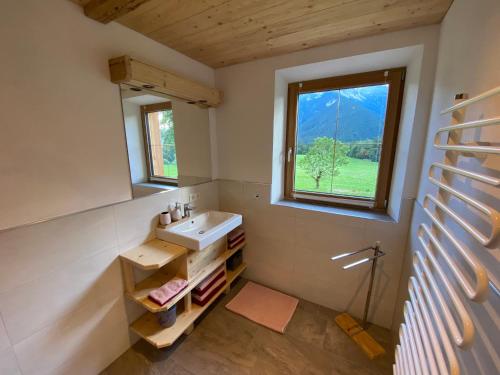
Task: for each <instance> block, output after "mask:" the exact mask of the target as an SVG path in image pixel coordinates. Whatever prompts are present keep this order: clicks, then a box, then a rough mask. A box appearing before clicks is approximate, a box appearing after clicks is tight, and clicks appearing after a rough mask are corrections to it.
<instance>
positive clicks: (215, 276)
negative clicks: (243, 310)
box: [191, 265, 226, 306]
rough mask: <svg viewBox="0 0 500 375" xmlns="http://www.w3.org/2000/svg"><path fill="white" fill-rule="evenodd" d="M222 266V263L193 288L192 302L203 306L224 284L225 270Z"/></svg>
mask: <svg viewBox="0 0 500 375" xmlns="http://www.w3.org/2000/svg"><path fill="white" fill-rule="evenodd" d="M224 268H225V267H224V265H222V266H220V267H219V268H217V269H216V270H215V271H214V272H212V273H211V274H210V275H209V276H207V277H206V278H205V279H204V280H203V281H202V282H201V283H199V284H198V285H197V286H196V287H195V288H194V289H193V291H192V293H191V298H192V301H193V303H196V304H197V305H200V306H205V305H206V304H207V303H208V301H210V299H211V298H212V297H213V296H214V295H215V294H216V293H217V292H218V291H219V290H221V289H222V288H223V287H224V286H225V285H226V272H225V269H224Z"/></svg>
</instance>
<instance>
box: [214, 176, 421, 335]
mask: <svg viewBox="0 0 500 375" xmlns="http://www.w3.org/2000/svg"><path fill="white" fill-rule="evenodd" d="M269 193H270V185H269V184H258V183H247V182H238V181H228V180H222V181H219V200H220V207H221V209H222V210H227V211H232V212H238V213H241V214H243V215H244V216H243V221H244V226H245V229H246V232H247V247H246V248H245V259H246V262H247V263H248V270H247V271H246V273H245V275H246V277H248V278H250V279H253V280H256V281H258V282H261V283H263V284H265V285H269V286H271V287H274V288H276V289H279V290H282V291H284V292H287V293H290V294H292V295H296V296H299V297H301V298H304V299H307V300H309V301H312V302H315V303H318V304H320V305H323V306H327V307H330V308H333V309H335V310H339V311H344V310H347V311H349V312H350V313H352V314H354V315H355V316H358V317H361V316H362V314H363V307H364V302H365V298H366V291H367V286H368V277H369V270H370V267H369V266H368V265H362V266H360V267H357V268H353V269H349V270H343V269H342V268H341V267H340V265H341V264H342V263H334V262H331V261H330V257H331V256H332V255H335V254H339V253H341V252H344V251H350V250H356V249H360V248H363V247H366V246H368V245H371V244H373V243H374V242H375V241H381V243H382V249H383V250H384V251H385V252H386V253H387V255H386V256H385V257H384V258H382V260H381V261H380V262H379V268H378V271H377V277H376V284H375V289H374V295H373V302H372V303H373V305H372V309H371V311H372V313H371V316H370V320H371V321H373V322H375V323H377V324H380V325H382V326H384V327H387V328H389V327H390V326H391V322H392V319H393V311H394V306H395V303H396V298H397V290H398V283H399V279H400V272H401V264H402V258H403V254H404V249H405V248H406V242H407V234H408V225H409V217H410V214H411V212H410V211H411V206H412V204H413V200H407V201H405V204H404V207H403V212H402V215H401V216H402V218H403V219H402V221H401V222H400V223H395V222H392V221H379V220H372V219H366V218H355V217H352V216H343V215H332V214H331V213H324V212H313V211H310V210H303V209H298V208H291V207H284V206H277V205H271V204H269V202H270V199H269Z"/></svg>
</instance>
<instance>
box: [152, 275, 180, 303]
mask: <svg viewBox="0 0 500 375" xmlns="http://www.w3.org/2000/svg"><path fill="white" fill-rule="evenodd" d="M187 286H188V282H187V281H186V280H183V279H180V278H178V277H174V278H173V279H172V280H170V281H169V282H167V283H166V284H164V285H162V286H161V287H160V288H158V289H155V290H152V291H151V292H149V295H148V297H149V299H150V300H152V301H154V302H156V303H157V304H158V305H160V306H163V305H164V304H166V303H167V302H168V301H170V300H171V299H172V298H174V297H175V296H176V295H177V294H179V292H180V291H181V290H182V289H184V288H185V287H187Z"/></svg>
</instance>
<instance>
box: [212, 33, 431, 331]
mask: <svg viewBox="0 0 500 375" xmlns="http://www.w3.org/2000/svg"><path fill="white" fill-rule="evenodd" d="M438 33H439V26H437V25H436V26H429V27H423V28H417V29H412V30H406V31H401V32H396V33H390V34H385V35H380V36H376V37H370V38H363V39H358V40H352V41H348V42H344V43H338V44H334V45H330V46H325V47H320V48H315V49H310V50H307V51H301V52H297V53H293V54H288V55H284V56H278V57H274V58H269V59H263V60H257V61H253V62H249V63H245V64H240V65H235V66H230V67H227V68H222V69H217V70H216V82H217V86H218V87H219V88H220V89H222V90H223V91H224V97H225V100H224V103H223V104H222V105H221V106H220V107H218V108H217V109H216V116H217V129H216V133H217V146H218V149H217V152H218V158H219V163H218V173H219V177H220V178H221V179H222V180H221V181H219V187H220V188H219V199H220V204H221V208H223V209H226V210H230V211H236V212H241V213H243V214H244V224H245V227H246V230H247V237H248V247H247V249H246V257H247V261H248V264H249V268H248V271H247V273H246V275H247V276H248V277H250V278H253V279H255V280H257V281H260V282H262V283H265V284H267V285H271V286H273V287H275V288H278V289H281V290H284V291H286V292H288V293H291V294H295V295H298V296H300V297H302V298H305V299H308V300H310V301H313V302H316V303H319V304H321V305H324V306H328V307H331V308H334V309H337V310H348V311H350V312H351V313H352V314H354V315H356V316H361V315H362V310H363V303H364V299H365V296H366V287H367V284H368V279H367V277H368V268H367V267H361V268H358V269H353V270H349V271H343V270H342V269H341V268H340V267H339V264H334V263H332V262H330V261H329V258H330V257H331V256H332V255H334V254H337V253H340V252H342V251H345V250H354V249H358V248H361V247H365V246H367V245H370V244H373V243H374V242H375V241H376V240H381V241H382V245H383V249H384V251H386V252H387V256H386V257H385V258H384V260H383V261H382V262H381V263H380V264H381V267H380V272H379V277H378V279H377V284H376V291H375V298H374V301H375V302H374V306H373V310H372V315H371V319H372V320H373V321H374V322H376V323H378V324H381V325H383V326H385V327H390V326H391V322H392V316H393V309H394V306H395V301H396V296H397V286H398V285H397V280H399V277H400V267H401V263H402V259H403V256H404V249H405V247H406V242H407V234H408V225H409V218H410V215H411V209H412V204H413V198H415V196H416V185H417V180H416V178H415V174H418V165H419V161H420V158H421V155H422V151H423V140H424V138H425V130H426V120H427V118H428V112H429V105H430V102H431V94H432V83H433V80H434V69H435V58H436V51H437V43H438ZM408 46H421V47H422V48H423V55H422V56H421V59H422V62H421V65H420V71H419V72H418V73H419V74H420V79H419V82H418V89H417V90H416V92H415V93H414V95H415V96H417V97H418V106H417V108H416V111H415V112H414V118H413V120H412V121H413V124H412V125H413V130H415V131H414V132H413V133H411V132H410V133H409V134H411V137H412V142H411V145H412V148H410V149H408V150H406V151H408V152H409V154H406V153H403V154H404V156H403V157H404V158H410V159H411V160H410V161H408V163H409V164H408V165H409V166H408V169H409V172H410V173H408V174H407V176H409V177H408V178H407V181H405V187H404V195H403V198H404V199H403V201H402V206H401V214H400V215H399V216H400V217H399V222H394V221H393V220H390V219H389V218H388V217H381V216H374V215H366V214H363V213H357V214H355V215H354V216H350V215H348V214H346V212H345V211H342V210H337V211H335V210H333V211H335V213H333V211H332V210H330V211H329V212H326V211H328V210H316V211H313V210H309V209H305V208H304V207H303V208H299V207H298V206H300V205H296V206H295V207H290V206H288V207H287V206H282V205H271V204H270V201H271V197H270V196H271V179H272V166H273V122H274V121H275V111H274V110H275V107H274V106H275V87H274V84H275V73H276V71H277V70H278V69H284V68H288V67H293V66H298V65H305V64H311V63H316V62H320V61H326V60H333V59H341V58H344V57H349V56H356V55H362V54H368V53H372V52H378V51H384V50H392V49H397V48H403V47H408ZM274 136H275V137H276V136H277V134H276V133H275V134H274ZM407 136H408V135H407ZM278 138H279V137H278ZM278 138H276V139H278ZM275 157H276V155H275ZM398 162H399V161H398ZM404 162H407V160H406V159H405V160H404ZM350 214H352V212H350Z"/></svg>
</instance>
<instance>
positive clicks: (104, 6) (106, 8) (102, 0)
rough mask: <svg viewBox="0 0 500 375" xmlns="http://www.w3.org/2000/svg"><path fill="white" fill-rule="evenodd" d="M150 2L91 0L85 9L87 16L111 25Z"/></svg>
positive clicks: (138, 0) (139, 0) (141, 0)
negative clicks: (112, 22)
mask: <svg viewBox="0 0 500 375" xmlns="http://www.w3.org/2000/svg"><path fill="white" fill-rule="evenodd" d="M148 1H149V0H91V1H89V2H88V3H87V4H86V5H85V6H84V7H83V10H84V12H85V15H86V16H87V17H89V18H92V19H94V20H96V21H99V22H101V23H109V22H111V21H114V20H115V19H117V18H119V17H121V16H124V15H125V14H127V13H129V12H131V11H133V10H134V9H137V8H138V7H140V6H141V5H142V4H144V3H146V2H148Z"/></svg>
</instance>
